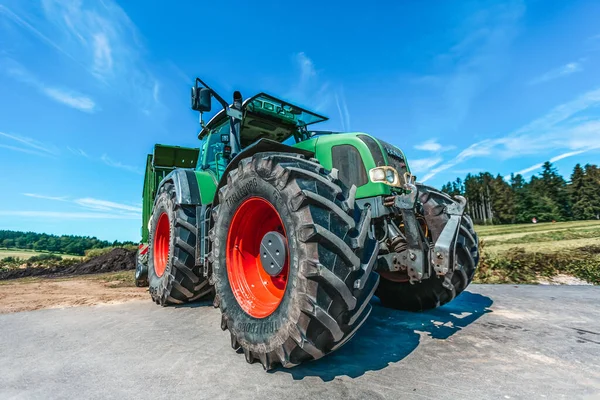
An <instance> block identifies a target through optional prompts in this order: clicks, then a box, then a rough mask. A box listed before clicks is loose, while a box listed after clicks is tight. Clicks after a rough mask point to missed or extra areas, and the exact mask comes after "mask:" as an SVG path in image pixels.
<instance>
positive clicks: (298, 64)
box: [284, 52, 351, 131]
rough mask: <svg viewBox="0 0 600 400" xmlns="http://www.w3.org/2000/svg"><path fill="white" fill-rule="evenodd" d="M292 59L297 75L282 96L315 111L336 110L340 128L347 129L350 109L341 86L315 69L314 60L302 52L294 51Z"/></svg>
mask: <svg viewBox="0 0 600 400" xmlns="http://www.w3.org/2000/svg"><path fill="white" fill-rule="evenodd" d="M292 61H293V64H294V66H295V68H296V70H297V72H298V75H297V77H296V80H295V82H294V84H293V85H291V89H290V90H289V91H288V92H287V93H286V94H285V96H284V97H285V98H287V99H289V100H290V101H293V102H295V103H298V104H301V105H304V106H307V107H309V108H310V109H314V110H315V111H317V112H327V111H329V112H335V110H337V112H338V115H339V118H340V120H339V123H340V125H341V128H342V129H343V130H344V131H349V130H350V129H351V127H350V111H349V109H348V105H347V103H346V96H345V94H344V88H343V86H341V85H338V84H334V83H332V82H331V80H330V79H328V78H327V77H326V76H325V74H324V72H323V71H319V70H317V68H316V64H315V62H314V61H313V60H312V59H311V58H310V57H309V56H308V55H307V54H306V53H304V52H300V53H295V54H294V55H293V58H292ZM334 107H335V110H334Z"/></svg>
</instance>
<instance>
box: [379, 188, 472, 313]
mask: <svg viewBox="0 0 600 400" xmlns="http://www.w3.org/2000/svg"><path fill="white" fill-rule="evenodd" d="M417 188H418V189H419V202H420V203H421V205H422V207H423V214H424V215H425V216H426V217H427V219H429V220H430V221H434V223H431V224H430V223H428V228H429V230H430V232H431V236H432V239H433V240H434V241H435V240H437V238H438V237H439V235H440V233H441V232H442V229H443V228H444V226H445V225H446V223H447V222H448V219H449V217H448V216H447V215H446V214H445V213H444V209H445V207H446V206H447V205H449V204H452V203H454V202H455V201H454V200H453V199H452V198H450V197H449V196H448V195H446V194H445V193H442V192H440V191H438V190H437V189H434V188H432V187H429V186H425V185H422V184H417ZM456 256H457V260H458V263H457V265H456V267H455V269H454V271H453V272H449V273H447V274H446V275H445V276H442V277H439V276H437V275H433V276H431V277H430V278H428V279H426V280H423V281H422V282H418V283H414V284H411V283H410V282H396V281H393V280H390V279H386V278H384V277H382V278H381V282H380V284H379V288H378V289H377V293H376V296H377V297H379V299H380V300H381V302H382V303H383V305H384V306H386V307H390V308H395V309H398V310H407V311H423V310H428V309H432V308H435V307H439V306H442V305H444V304H446V303H448V302H450V301H452V300H453V299H454V298H455V297H456V296H458V295H459V294H460V293H461V292H462V291H463V290H465V289H466V288H467V286H468V285H469V284H470V283H471V281H472V280H473V276H474V275H475V269H476V268H477V264H478V262H479V250H478V242H477V234H476V233H475V231H474V230H473V222H472V220H471V218H469V216H467V215H463V217H462V223H461V227H460V232H459V237H458V241H457V245H456Z"/></svg>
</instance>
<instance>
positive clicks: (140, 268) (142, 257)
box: [135, 250, 148, 287]
mask: <svg viewBox="0 0 600 400" xmlns="http://www.w3.org/2000/svg"><path fill="white" fill-rule="evenodd" d="M135 256H136V257H135V260H136V263H135V286H137V287H148V251H146V252H144V253H143V254H142V253H141V252H140V250H138V251H137V253H135Z"/></svg>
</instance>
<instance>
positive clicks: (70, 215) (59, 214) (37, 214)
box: [0, 211, 140, 220]
mask: <svg viewBox="0 0 600 400" xmlns="http://www.w3.org/2000/svg"><path fill="white" fill-rule="evenodd" d="M0 215H3V216H7V217H28V218H52V219H57V218H58V219H134V220H137V219H139V218H140V216H139V214H108V213H89V212H63V211H0Z"/></svg>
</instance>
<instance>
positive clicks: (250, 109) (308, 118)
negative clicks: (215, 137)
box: [198, 93, 328, 141]
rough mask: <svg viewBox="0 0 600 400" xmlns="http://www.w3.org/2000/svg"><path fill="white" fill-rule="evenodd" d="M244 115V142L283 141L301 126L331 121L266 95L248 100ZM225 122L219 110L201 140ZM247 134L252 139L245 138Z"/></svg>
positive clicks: (201, 135) (206, 127)
mask: <svg viewBox="0 0 600 400" xmlns="http://www.w3.org/2000/svg"><path fill="white" fill-rule="evenodd" d="M242 112H243V115H244V121H243V126H242V130H241V136H242V138H241V139H242V141H244V139H251V140H254V139H255V137H257V136H261V137H265V136H267V137H268V136H274V137H272V139H275V140H278V141H283V140H285V139H287V138H288V137H289V136H291V135H292V134H293V133H294V132H295V131H297V130H298V128H299V127H302V126H308V125H312V124H316V123H318V122H323V121H327V120H328V118H327V117H325V116H323V115H319V114H317V113H315V112H312V111H309V110H306V109H304V108H302V107H299V106H297V105H294V104H291V103H288V102H287V101H285V100H281V99H278V98H276V97H274V96H271V95H269V94H267V93H259V94H257V95H255V96H252V97H250V98H249V99H247V100H245V101H244V103H243V104H242ZM226 119H227V114H226V112H225V110H221V111H219V112H218V113H217V114H215V116H213V117H212V118H211V119H210V121H208V123H207V124H206V125H205V127H204V128H203V129H202V130H201V131H200V133H199V134H198V138H200V139H202V138H204V136H206V135H207V134H208V133H209V132H210V131H211V130H212V129H214V128H215V127H217V126H219V125H220V124H221V123H222V122H224V121H225V120H226ZM245 131H246V132H245ZM245 133H248V134H249V135H250V136H253V137H252V138H244V137H243V136H246V135H245Z"/></svg>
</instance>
